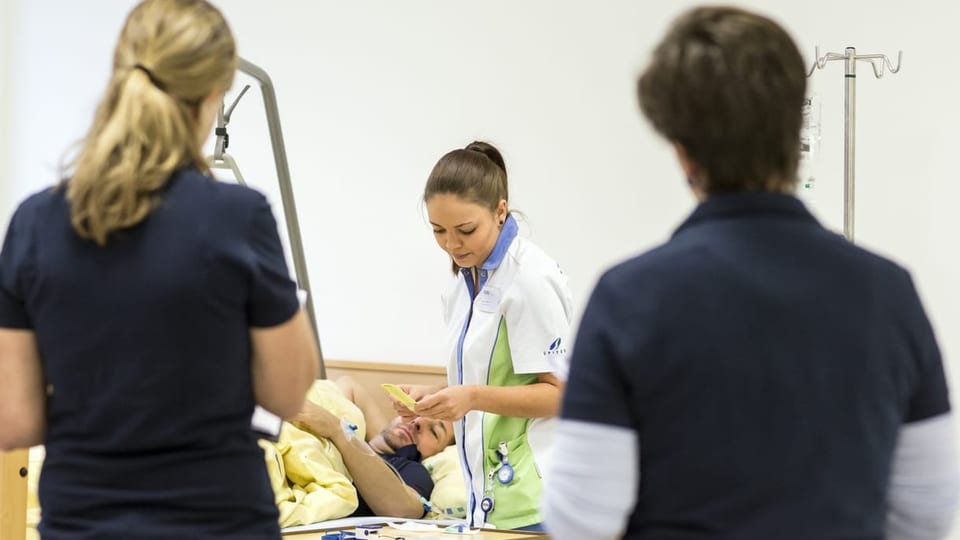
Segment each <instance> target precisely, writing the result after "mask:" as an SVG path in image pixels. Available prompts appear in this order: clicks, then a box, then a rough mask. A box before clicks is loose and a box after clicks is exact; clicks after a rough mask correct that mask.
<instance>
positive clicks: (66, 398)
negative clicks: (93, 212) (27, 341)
mask: <svg viewBox="0 0 960 540" xmlns="http://www.w3.org/2000/svg"><path fill="white" fill-rule="evenodd" d="M298 308H299V304H298V301H297V297H296V285H295V284H294V282H293V281H291V279H290V277H289V272H288V270H287V266H286V262H285V259H284V256H283V249H282V247H281V244H280V239H279V237H278V234H277V228H276V223H275V221H274V218H273V215H272V214H271V211H270V207H269V205H268V203H267V201H266V199H265V198H264V197H263V196H262V195H260V194H259V193H257V192H255V191H253V190H251V189H248V188H245V187H242V186H237V185H231V184H225V183H220V182H216V181H214V180H212V179H210V178H207V177H205V176H203V175H201V174H200V173H199V172H196V171H193V170H184V171H182V172H179V173H177V174H175V175H174V176H173V177H171V179H170V180H169V182H168V184H167V185H166V186H165V188H164V189H163V191H162V193H161V195H160V198H159V203H158V205H157V206H156V208H155V209H154V210H153V211H152V212H151V213H150V214H149V216H148V217H147V219H146V220H144V221H143V222H141V223H140V224H138V225H136V226H134V227H131V228H129V229H125V230H122V231H119V232H117V233H115V234H113V235H112V236H111V237H110V240H109V242H108V244H107V246H106V247H100V246H97V245H96V244H95V243H93V242H91V241H87V240H83V239H81V238H80V237H79V236H77V235H76V234H75V232H74V231H73V229H72V228H71V226H70V209H69V205H68V203H67V200H66V197H65V193H64V190H63V189H56V190H47V191H43V192H41V193H38V194H36V195H33V196H32V197H30V198H29V199H27V200H26V201H25V202H24V203H22V204H21V205H20V207H19V208H18V209H17V211H16V213H15V215H14V217H13V219H12V221H11V223H10V227H9V229H8V231H7V237H6V240H5V242H4V246H3V252H2V254H0V326H2V327H6V328H21V329H30V330H32V331H33V332H34V333H35V334H36V338H37V344H38V347H39V351H40V356H41V358H42V361H43V369H44V374H45V376H46V383H47V401H46V422H47V426H46V427H47V429H46V443H45V444H46V458H45V461H44V465H43V471H42V474H41V477H40V487H39V496H40V504H41V506H42V512H43V516H42V521H41V524H40V532H41V534H42V536H43V538H44V540H51V539H53V540H55V539H61V538H71V539H72V538H98V539H110V538H118V539H119V538H123V539H130V538H151V539H163V538H171V539H173V538H175V539H177V540H183V539H185V538H190V539H196V538H244V539H246V538H251V539H253V538H271V539H276V538H279V536H280V534H279V527H278V522H277V519H278V514H277V509H276V506H275V505H274V496H273V493H272V491H271V488H270V483H269V480H268V478H267V473H266V469H265V467H264V462H263V452H262V450H261V449H260V448H259V447H258V446H257V441H256V437H255V435H254V433H253V432H252V431H251V428H250V418H251V414H252V412H253V407H254V396H253V389H252V381H251V357H250V354H251V350H250V334H249V331H250V327H270V326H275V325H278V324H280V323H283V322H285V321H287V320H289V319H290V318H291V317H292V316H293V315H294V314H295V313H296V311H297V310H298Z"/></svg>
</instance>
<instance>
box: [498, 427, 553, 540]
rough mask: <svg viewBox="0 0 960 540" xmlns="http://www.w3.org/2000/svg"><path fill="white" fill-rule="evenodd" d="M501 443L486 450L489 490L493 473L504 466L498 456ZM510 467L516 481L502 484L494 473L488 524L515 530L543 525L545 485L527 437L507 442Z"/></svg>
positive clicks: (523, 436) (512, 480) (523, 435)
mask: <svg viewBox="0 0 960 540" xmlns="http://www.w3.org/2000/svg"><path fill="white" fill-rule="evenodd" d="M499 443H500V441H496V442H493V443H492V444H493V445H494V446H493V447H492V448H487V449H485V450H484V482H485V487H488V486H489V478H490V476H489V475H490V473H491V471H497V470H498V467H499V466H500V465H501V461H500V455H499V453H498V448H499ZM506 446H507V463H509V464H510V467H512V468H513V478H512V479H511V480H510V481H509V482H507V483H501V482H500V480H499V479H498V478H497V473H496V472H494V473H493V475H494V476H493V500H494V507H493V512H491V513H490V515H488V516H487V521H488V522H490V523H492V524H494V525H495V526H496V527H497V528H499V529H515V528H517V527H524V526H527V525H533V524H535V523H540V521H541V519H540V494H541V492H542V491H543V482H542V480H541V477H540V471H539V469H538V468H537V464H536V461H535V460H534V457H533V450H531V448H530V444H529V443H528V442H527V435H526V433H523V434H522V435H520V436H519V437H517V438H515V439H513V440H509V441H506Z"/></svg>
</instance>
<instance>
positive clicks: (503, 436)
mask: <svg viewBox="0 0 960 540" xmlns="http://www.w3.org/2000/svg"><path fill="white" fill-rule="evenodd" d="M536 381H537V375H536V374H522V375H518V374H516V373H514V372H513V356H512V355H511V354H510V341H509V337H508V336H507V322H506V320H505V319H504V317H503V316H502V315H501V316H500V327H499V329H498V330H497V337H496V341H495V342H494V346H493V352H492V354H491V355H490V367H489V368H488V370H487V384H488V385H489V386H524V385H527V384H531V383H534V382H536ZM530 421H531V419H530V418H515V417H512V416H501V415H499V414H493V413H484V415H483V446H484V460H483V486H484V490H486V488H487V485H488V483H487V482H488V481H487V478H488V475H489V474H490V471H491V470H493V469H494V468H496V466H497V465H499V464H500V460H499V459H498V457H497V448H498V446H499V445H500V442H501V441H502V442H505V443H507V450H508V455H507V459H508V461H509V463H510V466H511V467H513V473H514V476H513V481H512V482H510V483H509V484H506V485H504V484H501V483H500V482H499V481H497V479H496V478H494V480H493V500H494V507H493V512H491V513H490V514H489V515H488V516H487V522H488V523H492V524H493V525H495V526H496V527H497V528H498V529H516V528H517V527H526V526H528V525H534V524H537V523H540V522H541V521H543V520H542V519H541V518H540V494H541V492H542V491H543V481H542V479H541V476H540V471H539V469H538V468H537V465H536V462H535V461H534V458H533V451H532V450H531V449H530V444H529V443H528V442H527V427H528V426H529V424H530Z"/></svg>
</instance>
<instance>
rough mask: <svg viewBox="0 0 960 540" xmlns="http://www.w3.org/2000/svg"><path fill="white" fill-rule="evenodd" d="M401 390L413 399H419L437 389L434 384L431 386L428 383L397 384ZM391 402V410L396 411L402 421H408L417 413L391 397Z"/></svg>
mask: <svg viewBox="0 0 960 540" xmlns="http://www.w3.org/2000/svg"><path fill="white" fill-rule="evenodd" d="M397 386H399V387H400V389H401V390H403V391H404V393H406V394H407V395H408V396H410V397H412V398H413V400H414V401H420V400H421V399H423V397H424V396H427V395H430V394H431V393H433V392H436V391H437V390H439V388H438V387H436V386H431V385H428V384H398V385H397ZM391 401H392V404H393V410H394V411H396V413H397V415H398V416H399V417H400V418H403V420H404V421H406V422H410V421H412V420H413V419H414V418H416V417H417V413H415V412H413V411H411V410H410V409H409V408H407V406H406V405H404V404H403V403H401V402H399V401H397V400H395V399H391Z"/></svg>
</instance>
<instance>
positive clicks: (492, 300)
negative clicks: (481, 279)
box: [473, 286, 500, 313]
mask: <svg viewBox="0 0 960 540" xmlns="http://www.w3.org/2000/svg"><path fill="white" fill-rule="evenodd" d="M473 307H474V308H476V309H477V311H483V312H484V313H495V312H496V311H497V310H498V309H499V308H500V289H498V288H497V287H490V286H485V287H484V288H482V289H480V293H479V294H477V298H476V299H474V301H473Z"/></svg>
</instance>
